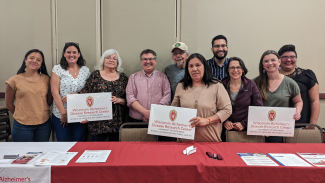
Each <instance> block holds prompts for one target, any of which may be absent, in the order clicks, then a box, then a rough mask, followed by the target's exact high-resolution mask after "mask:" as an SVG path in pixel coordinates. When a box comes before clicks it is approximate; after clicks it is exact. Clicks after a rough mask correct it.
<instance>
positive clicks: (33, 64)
mask: <svg viewBox="0 0 325 183" xmlns="http://www.w3.org/2000/svg"><path fill="white" fill-rule="evenodd" d="M42 62H43V58H42V55H41V54H40V53H38V52H33V53H31V54H29V55H28V56H27V59H25V63H26V68H27V69H31V70H38V69H39V68H41V66H42Z"/></svg>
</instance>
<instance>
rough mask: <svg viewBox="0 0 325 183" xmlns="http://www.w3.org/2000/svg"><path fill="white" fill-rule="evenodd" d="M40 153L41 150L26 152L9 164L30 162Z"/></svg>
mask: <svg viewBox="0 0 325 183" xmlns="http://www.w3.org/2000/svg"><path fill="white" fill-rule="evenodd" d="M41 155H43V153H42V152H28V153H26V154H24V155H21V156H19V157H18V158H17V159H15V160H14V161H12V162H11V164H30V163H32V162H34V161H35V160H36V159H37V158H38V157H40V156H41Z"/></svg>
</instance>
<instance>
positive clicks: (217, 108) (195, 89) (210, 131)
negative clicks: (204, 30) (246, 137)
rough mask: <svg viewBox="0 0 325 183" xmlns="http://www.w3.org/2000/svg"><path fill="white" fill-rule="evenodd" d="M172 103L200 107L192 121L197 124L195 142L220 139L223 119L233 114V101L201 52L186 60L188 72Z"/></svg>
mask: <svg viewBox="0 0 325 183" xmlns="http://www.w3.org/2000/svg"><path fill="white" fill-rule="evenodd" d="M171 105H172V106H177V107H184V108H192V109H197V117H195V118H192V119H191V120H190V123H191V126H192V127H195V137H194V141H197V142H204V141H206V142H220V141H221V138H220V136H221V130H222V122H224V121H225V120H226V119H227V118H228V117H229V116H230V115H231V112H232V111H231V110H232V109H231V102H230V99H229V97H228V94H227V91H226V90H225V88H224V86H223V85H222V84H221V83H220V81H219V80H217V79H216V78H213V76H212V72H211V70H210V68H209V66H208V64H207V61H206V60H205V58H204V57H203V56H202V55H201V54H199V53H194V54H192V55H190V56H189V57H188V59H187V60H186V65H185V75H184V78H183V79H182V80H181V81H180V83H179V84H178V85H177V88H176V92H175V97H174V100H173V102H172V104H171Z"/></svg>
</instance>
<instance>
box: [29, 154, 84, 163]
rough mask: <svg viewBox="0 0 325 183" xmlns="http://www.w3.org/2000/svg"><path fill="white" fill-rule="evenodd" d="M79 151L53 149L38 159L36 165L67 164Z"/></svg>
mask: <svg viewBox="0 0 325 183" xmlns="http://www.w3.org/2000/svg"><path fill="white" fill-rule="evenodd" d="M77 153H78V152H60V151H51V152H49V153H47V154H46V155H45V156H44V157H42V158H40V159H39V160H37V161H36V163H35V165H52V166H53V165H54V166H55V165H67V164H68V163H69V162H70V160H71V159H72V158H73V157H74V156H75V155H76V154H77Z"/></svg>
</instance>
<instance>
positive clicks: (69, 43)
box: [65, 42, 79, 46]
mask: <svg viewBox="0 0 325 183" xmlns="http://www.w3.org/2000/svg"><path fill="white" fill-rule="evenodd" d="M67 44H76V45H78V46H79V43H75V42H66V43H65V45H67Z"/></svg>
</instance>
